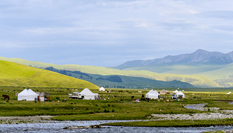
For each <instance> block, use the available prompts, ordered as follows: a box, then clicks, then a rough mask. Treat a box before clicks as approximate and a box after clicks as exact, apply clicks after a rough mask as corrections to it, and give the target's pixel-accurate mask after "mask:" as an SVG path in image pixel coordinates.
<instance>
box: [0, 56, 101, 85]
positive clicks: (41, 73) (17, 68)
mask: <svg viewBox="0 0 233 133" xmlns="http://www.w3.org/2000/svg"><path fill="white" fill-rule="evenodd" d="M0 68H1V69H0V85H1V86H22V87H68V88H91V89H97V88H98V86H96V85H94V84H92V83H90V82H88V81H84V80H80V79H76V78H73V77H69V76H65V75H62V74H59V73H55V72H51V71H47V70H43V69H38V68H34V67H30V66H26V65H21V64H18V63H13V62H9V61H3V60H0Z"/></svg>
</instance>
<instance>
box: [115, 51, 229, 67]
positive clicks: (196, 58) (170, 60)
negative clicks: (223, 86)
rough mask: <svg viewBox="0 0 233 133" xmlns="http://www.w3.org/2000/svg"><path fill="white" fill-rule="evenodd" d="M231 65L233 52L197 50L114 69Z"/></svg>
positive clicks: (126, 63) (130, 63)
mask: <svg viewBox="0 0 233 133" xmlns="http://www.w3.org/2000/svg"><path fill="white" fill-rule="evenodd" d="M230 63H233V52H229V53H227V54H224V53H220V52H208V51H206V50H202V49H198V50H196V51H195V52H193V53H189V54H180V55H174V56H172V55H168V56H165V57H163V58H156V59H152V60H133V61H127V62H125V63H123V64H121V65H119V66H116V67H114V68H118V69H126V68H130V67H139V66H156V65H176V64H179V65H180V64H186V65H187V64H230Z"/></svg>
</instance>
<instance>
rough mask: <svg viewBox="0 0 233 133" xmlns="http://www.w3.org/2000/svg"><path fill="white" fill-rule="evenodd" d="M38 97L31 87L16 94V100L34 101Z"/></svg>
mask: <svg viewBox="0 0 233 133" xmlns="http://www.w3.org/2000/svg"><path fill="white" fill-rule="evenodd" d="M37 98H38V94H36V93H35V92H34V91H33V90H31V89H28V90H27V89H24V90H23V91H22V92H20V93H19V94H18V101H22V100H25V101H35V99H37Z"/></svg>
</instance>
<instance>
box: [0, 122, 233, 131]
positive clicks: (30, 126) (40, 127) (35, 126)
mask: <svg viewBox="0 0 233 133" xmlns="http://www.w3.org/2000/svg"><path fill="white" fill-rule="evenodd" d="M110 122H123V121H112V120H105V121H52V122H50V123H21V124H0V133H5V132H14V133H24V132H27V133H42V132H43V133H60V132H68V133H69V132H71V133H72V132H74V133H82V132H85V133H110V132H114V133H128V132H129V133H143V132H144V133H200V132H203V131H213V130H232V129H233V127H232V126H216V127H119V126H114V127H111V126H110V127H107V126H106V127H104V128H91V129H72V130H70V129H63V128H64V127H77V126H90V125H99V124H103V123H110Z"/></svg>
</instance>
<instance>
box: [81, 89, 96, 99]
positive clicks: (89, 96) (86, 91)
mask: <svg viewBox="0 0 233 133" xmlns="http://www.w3.org/2000/svg"><path fill="white" fill-rule="evenodd" d="M79 96H81V97H83V99H86V100H95V99H97V98H98V97H99V94H98V93H93V92H91V91H90V90H89V89H88V88H86V89H84V90H83V91H82V92H80V93H79Z"/></svg>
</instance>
